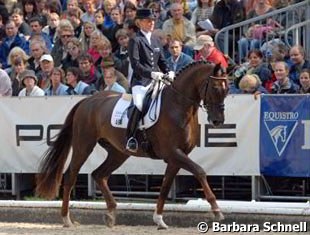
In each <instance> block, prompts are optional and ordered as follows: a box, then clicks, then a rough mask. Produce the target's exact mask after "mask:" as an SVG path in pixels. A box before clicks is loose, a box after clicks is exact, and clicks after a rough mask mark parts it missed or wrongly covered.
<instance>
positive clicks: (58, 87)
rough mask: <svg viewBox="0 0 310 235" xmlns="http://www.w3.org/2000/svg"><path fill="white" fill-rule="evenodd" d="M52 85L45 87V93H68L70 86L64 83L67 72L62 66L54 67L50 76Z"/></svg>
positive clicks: (52, 94)
mask: <svg viewBox="0 0 310 235" xmlns="http://www.w3.org/2000/svg"><path fill="white" fill-rule="evenodd" d="M50 80H51V85H50V87H49V88H47V89H45V90H44V91H45V95H47V96H54V95H68V93H67V90H68V88H69V87H68V86H66V85H65V84H64V81H65V72H64V71H63V70H62V69H60V68H54V69H53V71H52V74H51V76H50Z"/></svg>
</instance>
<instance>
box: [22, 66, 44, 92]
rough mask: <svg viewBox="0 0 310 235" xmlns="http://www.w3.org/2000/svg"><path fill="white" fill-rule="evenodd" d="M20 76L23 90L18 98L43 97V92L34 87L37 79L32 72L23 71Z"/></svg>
mask: <svg viewBox="0 0 310 235" xmlns="http://www.w3.org/2000/svg"><path fill="white" fill-rule="evenodd" d="M20 76H21V79H22V84H23V85H24V86H25V88H23V89H22V90H21V91H20V92H19V94H18V96H44V91H43V90H42V89H41V88H40V87H38V86H37V85H36V83H37V82H38V79H37V77H36V75H35V73H34V72H33V71H32V70H25V71H24V72H22V74H21V75H20Z"/></svg>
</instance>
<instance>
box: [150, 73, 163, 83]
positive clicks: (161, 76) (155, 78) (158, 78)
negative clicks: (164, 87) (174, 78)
mask: <svg viewBox="0 0 310 235" xmlns="http://www.w3.org/2000/svg"><path fill="white" fill-rule="evenodd" d="M163 76H164V74H163V73H162V72H151V77H152V78H153V79H154V80H155V81H159V80H161V79H162V78H163Z"/></svg>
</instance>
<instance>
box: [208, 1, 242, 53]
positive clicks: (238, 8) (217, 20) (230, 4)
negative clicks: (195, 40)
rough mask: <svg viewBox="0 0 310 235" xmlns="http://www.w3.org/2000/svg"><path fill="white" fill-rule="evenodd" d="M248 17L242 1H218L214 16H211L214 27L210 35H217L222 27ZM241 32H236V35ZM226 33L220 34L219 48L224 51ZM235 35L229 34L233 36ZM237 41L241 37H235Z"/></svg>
mask: <svg viewBox="0 0 310 235" xmlns="http://www.w3.org/2000/svg"><path fill="white" fill-rule="evenodd" d="M245 19H246V13H245V8H244V6H243V2H242V1H238V0H220V1H219V2H217V3H216V5H215V7H214V10H213V13H212V16H211V18H210V20H211V22H212V23H213V26H214V29H213V30H210V31H209V32H208V34H209V35H212V36H213V35H215V34H216V33H217V32H218V31H219V30H221V29H222V28H224V27H226V26H229V25H232V24H236V23H239V22H241V21H243V20H245ZM239 33H240V32H237V31H236V32H235V36H237V35H239ZM224 36H225V35H224V34H220V35H219V37H218V39H219V49H220V50H221V51H224ZM232 36H233V35H229V37H232ZM234 40H235V41H236V42H237V41H238V40H239V38H235V39H234Z"/></svg>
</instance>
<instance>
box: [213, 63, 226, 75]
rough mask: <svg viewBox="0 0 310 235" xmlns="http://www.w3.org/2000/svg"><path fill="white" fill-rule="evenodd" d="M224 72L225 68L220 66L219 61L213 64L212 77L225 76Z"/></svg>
mask: <svg viewBox="0 0 310 235" xmlns="http://www.w3.org/2000/svg"><path fill="white" fill-rule="evenodd" d="M225 75H226V72H225V69H223V67H222V66H221V63H218V64H216V65H215V66H214V69H213V76H214V77H225Z"/></svg>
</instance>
